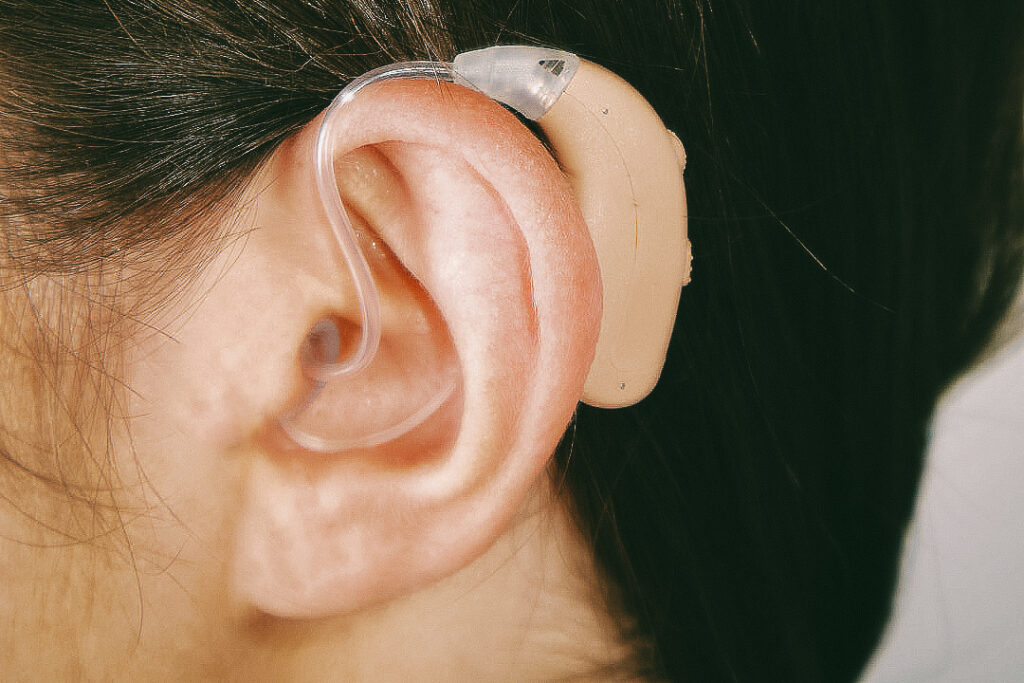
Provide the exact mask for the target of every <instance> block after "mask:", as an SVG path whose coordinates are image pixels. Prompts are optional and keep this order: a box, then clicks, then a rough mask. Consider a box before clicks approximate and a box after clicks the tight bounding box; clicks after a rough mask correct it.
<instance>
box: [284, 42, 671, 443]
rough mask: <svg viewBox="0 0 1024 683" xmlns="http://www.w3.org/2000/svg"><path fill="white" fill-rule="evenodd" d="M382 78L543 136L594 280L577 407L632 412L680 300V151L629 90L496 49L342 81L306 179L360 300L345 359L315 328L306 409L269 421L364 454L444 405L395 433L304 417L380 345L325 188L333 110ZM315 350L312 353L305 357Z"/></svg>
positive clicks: (354, 256)
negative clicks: (473, 99)
mask: <svg viewBox="0 0 1024 683" xmlns="http://www.w3.org/2000/svg"><path fill="white" fill-rule="evenodd" d="M391 78H421V79H431V80H448V81H453V82H455V83H458V84H460V85H463V86H466V87H469V88H472V89H474V90H478V91H480V92H482V93H483V94H485V95H487V96H488V97H491V98H492V99H494V100H496V101H498V102H501V103H502V104H505V105H507V106H509V107H511V108H512V109H514V110H516V111H518V112H519V113H520V114H522V115H523V116H524V117H526V118H528V119H531V120H535V121H536V122H537V123H538V124H539V125H540V127H541V129H542V130H543V131H544V134H545V135H546V136H547V138H548V140H549V141H550V143H551V146H552V148H553V150H554V153H555V157H556V158H557V159H558V162H559V163H560V164H561V167H562V169H563V170H564V172H565V174H566V176H567V177H568V180H569V182H570V184H571V185H572V188H573V190H574V193H575V196H576V199H577V201H578V203H579V206H580V209H581V210H582V213H583V218H584V220H585V221H586V223H587V227H588V228H589V230H590V234H591V239H592V241H593V244H594V248H595V250H596V252H597V260H598V266H599V267H600V270H601V283H602V288H603V291H602V294H603V310H602V316H601V332H600V335H599V337H598V342H597V349H596V352H595V356H594V361H593V363H592V365H591V367H590V372H589V374H588V376H587V380H586V383H585V385H584V391H583V396H582V400H583V401H584V402H585V403H589V404H590V405H594V406H599V407H602V408H619V407H623V406H628V405H631V404H633V403H636V402H637V401H639V400H640V399H642V398H643V397H645V396H646V395H647V394H648V393H650V391H651V390H652V389H653V388H654V385H655V384H656V383H657V381H658V377H659V376H660V375H661V370H662V367H663V365H664V363H665V354H666V353H667V351H668V343H669V338H670V336H671V334H672V326H673V323H674V322H675V317H676V307H677V305H678V303H679V293H680V289H681V287H682V286H683V285H685V284H686V283H687V282H688V281H689V277H690V260H691V257H690V243H689V241H688V239H687V235H686V224H687V220H686V218H687V217H686V193H685V190H684V187H683V168H684V166H685V165H686V155H685V153H684V151H683V146H682V144H680V142H679V139H678V138H676V136H675V135H674V134H673V133H671V132H670V131H668V130H667V129H666V128H665V126H664V124H663V123H662V122H661V119H659V118H658V115H657V114H656V113H655V112H654V109H652V108H651V106H650V104H648V103H647V101H646V100H645V99H644V98H643V97H642V96H641V95H640V94H639V93H638V92H637V91H636V90H634V89H633V88H632V87H631V86H630V85H629V84H628V83H626V82H625V81H624V80H622V79H621V78H619V77H618V76H616V75H615V74H613V73H611V72H610V71H607V70H605V69H603V68H601V67H599V66H597V65H595V64H591V63H589V62H585V61H582V60H580V59H579V57H577V56H576V55H573V54H570V53H568V52H563V51H560V50H550V49H546V48H536V47H526V46H499V47H491V48H486V49H483V50H475V51H472V52H465V53H463V54H460V55H459V56H457V57H456V58H455V60H454V61H453V62H452V63H451V64H446V63H441V62H403V63H400V64H390V65H388V66H384V67H381V68H379V69H375V70H373V71H370V72H368V73H366V74H363V75H362V76H360V77H359V78H356V79H354V80H353V81H352V82H351V83H349V84H348V85H347V86H346V87H345V88H344V89H343V90H342V91H341V92H340V93H339V94H338V96H337V97H336V98H335V99H334V101H333V102H332V103H331V106H330V107H328V109H327V112H326V113H325V115H324V118H323V121H322V123H321V126H320V131H319V134H318V136H317V143H316V150H315V155H316V160H315V162H316V163H315V169H316V183H317V188H318V191H319V194H320V197H321V200H322V202H323V206H324V210H325V212H326V215H327V217H328V219H329V220H330V222H331V225H332V227H333V230H334V234H335V236H336V237H337V241H338V245H339V248H340V251H341V253H342V255H343V256H344V258H345V261H346V263H347V265H348V268H349V271H350V273H351V275H352V281H353V284H354V286H355V291H356V294H357V297H358V300H359V305H360V312H361V315H362V323H363V324H362V328H361V330H362V332H361V339H360V342H359V346H358V347H357V349H356V351H355V352H354V353H352V354H351V355H349V356H347V357H345V358H344V359H337V358H336V356H337V354H338V352H339V349H340V331H339V329H338V327H337V323H336V322H334V321H332V320H329V319H325V320H322V321H320V322H318V323H317V324H316V325H315V326H314V328H313V329H312V331H311V332H310V335H309V338H308V339H307V343H306V344H304V346H303V352H302V364H303V370H304V373H305V374H306V376H307V377H308V378H309V379H310V380H312V381H313V386H312V389H311V390H310V392H309V395H308V396H307V397H306V398H305V400H304V402H303V403H301V404H300V405H299V406H297V407H296V408H295V409H294V410H293V411H291V412H290V413H289V414H288V415H286V416H284V417H283V418H282V419H281V420H280V424H281V426H282V427H283V428H284V430H285V432H286V433H287V434H288V435H289V436H290V437H291V438H292V440H293V441H295V442H296V443H297V444H299V445H300V446H302V447H304V448H307V449H310V450H315V451H321V452H335V451H341V450H346V449H351V448H364V447H371V446H375V445H378V444H381V443H386V442H389V441H392V440H394V439H396V438H398V437H400V436H402V435H403V434H406V433H408V432H409V431H411V430H412V429H414V428H415V427H416V426H417V425H419V424H422V423H423V422H424V421H425V420H426V419H427V418H429V417H430V415H431V414H433V413H434V412H435V411H436V410H437V409H438V408H439V407H440V406H442V405H444V403H445V401H446V400H447V399H448V397H449V396H451V394H452V392H453V391H454V389H455V380H454V379H451V380H445V381H442V382H441V383H440V384H439V385H438V386H437V387H436V391H435V392H434V396H433V398H432V399H431V400H429V401H427V402H426V403H425V404H424V405H422V406H420V407H419V408H418V409H417V410H415V411H413V412H412V413H411V414H410V415H408V416H406V417H403V418H401V419H400V420H399V421H398V422H397V423H396V424H393V425H372V426H369V425H368V426H366V428H367V432H368V433H366V434H355V433H353V434H346V435H345V436H344V437H340V438H339V437H337V436H335V437H334V438H328V437H326V436H325V435H324V434H322V433H319V432H320V431H322V430H321V425H320V424H319V421H318V420H317V419H315V417H313V416H314V415H315V414H314V413H310V412H309V411H308V410H307V408H309V407H310V406H311V405H312V404H313V402H314V401H315V400H316V399H317V397H318V396H319V395H320V393H321V392H322V391H323V390H324V388H325V387H326V386H327V383H328V382H329V381H331V380H332V379H334V378H337V377H340V376H343V375H351V374H354V373H357V372H359V371H360V370H362V369H364V368H366V367H367V366H368V365H369V364H370V362H371V361H372V360H373V358H374V356H375V355H376V353H377V348H378V346H379V344H380V337H381V319H380V303H379V297H378V294H377V288H376V286H375V285H374V282H373V277H372V276H371V274H370V270H369V266H368V265H367V263H366V259H365V258H364V257H363V254H362V253H361V252H360V250H359V247H358V245H357V243H356V239H355V233H354V231H353V230H352V225H351V223H350V221H349V218H348V214H347V213H346V211H345V207H344V206H343V205H342V203H341V197H340V194H339V193H338V191H337V179H336V177H335V171H334V159H335V150H334V141H335V139H337V137H338V136H337V126H338V125H340V124H339V121H340V118H341V117H339V116H338V115H337V113H338V112H339V111H340V110H341V109H342V108H343V107H344V105H345V104H346V103H347V102H349V101H350V100H351V99H352V98H353V97H355V96H356V94H357V93H358V92H359V91H360V90H362V89H363V88H364V87H366V86H368V85H371V84H373V83H377V82H379V81H382V80H387V79H391ZM314 350H315V351H314Z"/></svg>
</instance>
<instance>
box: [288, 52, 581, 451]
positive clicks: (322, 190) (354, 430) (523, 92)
mask: <svg viewBox="0 0 1024 683" xmlns="http://www.w3.org/2000/svg"><path fill="white" fill-rule="evenodd" d="M578 65H579V59H578V58H577V57H576V56H575V55H572V54H570V53H567V52H563V51H560V50H549V49H545V48H533V47H525V46H501V47H493V48H487V49H484V50H476V51H473V52H468V53H464V54H461V55H459V56H458V57H456V58H455V60H454V62H452V63H445V62H427V61H424V62H403V63H398V64H391V65H388V66H384V67H381V68H378V69H374V70H373V71H369V72H367V73H365V74H363V75H362V76H359V77H358V78H356V79H354V80H353V81H351V82H350V83H349V84H348V85H347V86H346V87H345V88H344V89H343V90H342V91H341V92H340V93H339V94H338V95H337V97H335V99H334V101H333V102H332V103H331V105H330V106H329V107H328V109H327V111H326V113H325V115H324V118H323V121H322V122H321V124H320V130H319V134H318V136H317V140H316V147H315V152H314V154H315V174H316V186H317V190H318V192H319V195H320V199H321V202H322V203H323V208H324V211H325V213H326V215H327V218H328V220H329V222H330V224H331V228H332V230H333V232H334V236H335V238H336V241H337V244H338V247H339V250H340V252H341V255H342V257H343V258H344V260H345V263H346V265H347V268H348V271H349V273H350V275H351V278H352V283H353V287H354V290H355V294H356V297H357V298H358V301H359V311H360V317H361V333H360V339H359V343H358V345H357V346H356V349H355V351H353V352H352V353H351V354H350V355H348V356H347V357H345V358H339V355H340V353H341V348H342V331H341V329H340V328H339V326H338V323H337V322H336V321H334V320H332V319H324V320H321V321H319V322H317V323H316V325H314V327H313V329H312V330H310V332H309V335H308V336H307V338H306V341H305V342H304V344H303V347H302V349H301V351H300V360H301V363H302V367H303V373H304V374H305V376H306V377H307V378H308V379H309V380H310V381H311V383H312V385H311V388H310V389H309V392H308V394H307V396H306V397H305V399H304V400H303V401H302V402H301V403H300V404H299V405H298V406H296V407H295V408H294V409H292V410H291V411H290V412H289V413H288V414H286V415H285V416H283V417H282V418H281V419H280V424H281V427H282V429H283V430H284V432H285V433H286V434H287V435H288V436H289V438H291V439H292V441H294V442H295V443H296V444H297V445H298V446H300V447H302V448H305V449H308V450H313V451H319V452H338V451H345V450H352V449H356V448H371V447H374V446H378V445H381V444H384V443H388V442H391V441H393V440H395V439H397V438H399V437H401V436H403V435H405V434H408V433H409V432H410V431H412V430H413V429H415V428H416V427H417V426H419V425H421V424H423V423H424V422H425V421H426V420H427V419H428V418H429V417H430V416H431V415H433V414H434V413H436V412H437V411H438V409H440V408H441V406H443V405H444V404H445V403H446V401H448V399H449V398H450V397H451V396H452V394H453V393H454V392H455V389H456V385H457V382H458V378H457V377H454V376H453V377H444V378H443V380H442V381H441V382H440V384H439V385H438V386H436V387H433V388H432V389H431V390H430V391H428V392H427V394H429V395H428V396H426V397H425V399H424V400H422V401H421V402H419V404H418V405H416V406H413V407H411V408H410V409H409V410H406V411H404V412H403V411H400V413H402V414H401V416H400V417H398V418H397V419H395V420H392V421H391V422H392V423H391V424H382V423H380V422H379V421H377V420H374V419H372V415H373V414H374V412H375V411H374V409H373V407H374V405H375V404H379V403H380V402H381V401H382V400H383V398H382V397H381V396H380V395H379V392H376V391H375V390H374V388H373V387H367V386H365V384H366V381H362V380H364V379H365V380H370V379H371V378H369V377H356V376H357V375H360V373H364V372H365V371H366V370H367V369H368V368H369V367H370V366H371V364H372V363H373V361H374V359H375V358H376V357H377V355H378V352H379V351H380V346H381V335H382V321H381V306H380V297H379V294H378V291H377V287H376V285H375V284H374V279H373V275H372V273H371V270H370V266H369V264H368V263H367V260H366V258H365V257H364V255H363V253H362V252H361V251H360V248H359V245H358V242H357V238H356V232H355V230H354V228H353V226H352V221H351V219H350V217H349V214H348V212H347V211H346V209H345V206H344V203H343V202H342V199H341V193H340V192H339V188H338V178H337V173H336V171H335V162H336V159H337V149H336V140H337V139H338V137H339V132H340V130H341V127H342V126H344V125H345V123H344V117H343V116H342V115H341V114H342V112H343V109H344V107H345V105H346V104H348V103H349V102H351V101H352V99H353V98H355V97H356V96H357V95H358V93H359V92H360V91H361V90H363V89H364V88H366V87H368V86H370V85H373V84H375V83H380V82H382V81H387V80H391V79H395V78H406V79H409V78H411V79H421V80H427V79H429V80H433V81H438V82H455V83H458V84H460V85H463V86H466V87H469V88H472V89H474V90H479V91H481V92H483V93H484V94H485V95H488V96H489V97H492V98H493V99H495V100H497V101H499V102H502V103H503V104H506V105H508V106H510V107H511V108H513V109H515V110H517V111H518V112H519V113H521V114H522V115H523V116H525V117H527V118H530V119H536V118H539V117H540V116H542V115H543V114H544V113H545V112H546V111H547V110H548V109H549V108H550V107H551V105H552V104H554V102H555V100H557V99H558V97H559V96H560V95H561V94H562V92H563V91H564V90H565V88H566V86H567V85H568V84H569V81H571V80H572V77H573V75H574V74H575V71H576V68H577V67H578ZM413 355H415V354H413ZM423 360H424V362H430V359H429V358H426V357H424V359H423ZM347 378H352V382H351V386H349V387H346V388H347V389H349V393H350V394H355V395H356V398H355V399H354V400H355V401H356V402H359V403H361V404H362V405H363V408H364V409H363V410H357V411H354V413H353V414H351V415H349V416H346V415H332V414H331V410H330V406H328V405H318V404H320V403H322V397H323V395H324V393H325V391H327V390H328V384H332V385H333V384H335V383H338V382H344V383H345V384H346V385H347V384H349V383H348V382H347V381H346V379H347ZM347 417H348V418H349V419H347V420H346V418H347ZM346 422H347V423H346ZM353 422H361V423H365V424H352V423H353ZM342 423H345V424H342Z"/></svg>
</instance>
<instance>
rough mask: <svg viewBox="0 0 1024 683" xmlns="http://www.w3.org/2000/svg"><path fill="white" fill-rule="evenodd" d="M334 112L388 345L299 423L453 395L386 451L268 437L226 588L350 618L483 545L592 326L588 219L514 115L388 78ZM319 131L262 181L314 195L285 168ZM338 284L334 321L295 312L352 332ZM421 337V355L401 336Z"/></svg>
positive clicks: (531, 479)
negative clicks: (341, 120)
mask: <svg viewBox="0 0 1024 683" xmlns="http://www.w3.org/2000/svg"><path fill="white" fill-rule="evenodd" d="M345 117H346V120H345V126H344V133H343V139H342V140H340V141H339V145H338V147H337V149H338V153H339V157H338V160H337V169H338V170H339V191H340V192H342V196H343V198H344V199H345V201H346V205H347V206H349V207H351V208H352V210H353V214H354V215H356V216H357V220H358V221H360V222H361V224H362V225H363V227H364V228H365V232H366V234H374V235H376V236H377V237H378V238H379V240H380V245H379V247H380V249H379V251H378V256H379V258H376V260H375V259H374V257H372V256H371V261H372V263H371V267H372V268H373V269H374V271H375V273H376V274H377V275H378V276H380V275H383V278H382V282H383V286H381V287H380V291H381V297H382V311H383V320H384V323H383V325H382V341H381V347H382V350H383V351H382V353H380V354H378V357H377V358H376V359H375V360H374V364H373V365H372V366H371V367H369V368H368V369H367V372H366V373H365V374H356V375H353V376H352V377H350V378H345V381H344V383H342V384H339V385H338V388H337V389H333V388H332V389H331V390H325V391H324V393H323V394H321V395H320V396H318V397H317V400H316V401H315V402H314V404H313V405H315V408H313V409H312V410H313V412H312V413H310V415H309V416H308V417H309V418H310V419H311V420H312V421H314V422H321V423H323V424H324V425H328V426H329V427H330V428H331V430H333V433H334V434H335V435H337V434H344V433H345V430H346V429H351V428H352V427H351V425H353V424H356V425H358V428H359V430H363V429H365V427H366V426H365V422H366V421H373V420H379V421H380V423H381V424H382V425H383V424H384V423H387V422H390V421H391V420H392V419H393V418H394V417H395V416H399V417H400V416H402V415H405V414H408V411H409V409H410V406H413V405H414V404H416V403H419V402H421V396H425V395H431V396H433V395H437V394H436V389H437V387H438V386H442V385H445V384H446V383H447V384H450V385H451V390H450V392H449V393H448V394H446V395H444V397H443V402H444V404H443V406H441V408H440V409H439V410H438V411H436V413H433V414H432V415H431V416H430V418H429V419H427V420H425V421H424V422H423V423H422V424H420V425H417V426H416V428H415V429H412V430H410V431H408V433H407V434H406V435H405V436H403V437H402V438H400V439H396V440H394V441H388V442H385V443H381V444H378V445H370V444H366V443H362V444H360V443H355V444H354V445H350V446H349V447H347V448H345V449H343V450H341V451H339V452H335V453H331V454H326V455H325V454H322V453H313V452H308V451H306V450H304V449H302V448H301V447H297V446H295V445H292V446H287V445H286V444H287V442H288V440H286V439H280V440H278V439H274V438H263V439H262V440H260V441H259V448H257V449H255V450H254V451H253V452H252V466H251V468H250V473H249V479H248V482H247V485H246V502H245V504H244V506H243V509H242V511H241V513H240V519H239V525H238V532H237V536H238V543H237V546H236V554H235V563H234V582H235V586H236V588H237V590H238V591H239V594H240V596H241V597H242V598H243V599H245V600H246V601H248V602H251V603H252V604H254V605H255V606H256V607H258V608H260V609H262V610H265V611H267V612H270V613H273V614H277V615H282V616H314V615H323V614H329V613H337V612H344V611H349V610H353V609H358V608H360V607H362V606H365V605H368V604H372V603H376V602H379V601H381V600H385V599H387V598H389V597H392V596H395V595H398V594H401V593H403V592H407V591H410V590H414V589H415V588H417V587H419V586H421V585H423V584H424V583H426V582H429V581H432V580H436V579H438V578H440V577H442V576H445V575H447V574H449V573H452V572H454V571H456V570H457V569H459V568H460V567H462V566H464V565H465V564H467V563H469V562H470V561H472V559H473V558H474V557H476V556H477V555H478V554H479V553H481V552H483V551H484V550H485V549H486V548H487V547H488V546H489V545H490V544H491V543H492V542H493V540H494V539H495V538H496V537H497V536H498V535H499V534H500V533H501V532H502V531H503V530H504V528H505V525H506V524H507V523H508V522H509V520H510V519H511V518H512V517H513V515H514V514H515V513H516V511H517V509H518V506H519V505H520V503H521V501H522V500H523V499H524V498H525V496H526V494H527V493H528V491H529V490H530V488H531V486H533V485H534V483H535V482H536V481H537V478H538V477H540V476H543V472H544V469H545V465H546V463H547V460H548V458H549V456H550V454H551V452H552V451H553V449H554V447H555V445H556V444H557V441H558V440H559V438H560V437H561V434H562V433H563V431H564V429H565V426H566V425H567V423H568V421H569V419H570V418H571V415H572V412H573V410H574V408H575V405H576V402H577V400H578V398H579V396H580V394H581V392H582V387H583V382H584V380H585V378H586V375H587V370H588V368H589V366H590V362H591V360H592V358H593V353H594V347H595V344H596V340H597V335H598V331H599V326H600V309H601V293H600V292H601V287H600V279H599V273H598V268H597V262H596V258H595V255H594V252H593V247H592V244H591V242H590V239H589V236H588V233H587V228H586V225H585V223H584V221H583V219H582V216H581V215H580V213H579V209H578V208H577V206H576V203H575V201H574V200H573V197H572V193H571V189H570V188H569V186H568V185H567V183H566V181H565V179H564V177H563V176H562V174H561V172H560V171H559V169H558V166H557V165H556V163H555V162H554V160H553V159H552V158H551V157H550V156H549V155H548V154H547V153H546V151H545V150H544V148H543V147H542V145H541V144H540V143H539V142H538V141H537V140H536V139H535V138H534V137H533V136H532V135H531V134H530V133H529V132H528V131H527V130H526V128H525V127H523V126H522V125H521V124H520V123H519V121H518V120H517V119H516V118H515V117H514V116H512V115H511V114H509V113H508V112H506V111H505V110H504V109H503V108H502V107H501V106H499V105H497V104H496V103H494V102H493V101H491V100H489V99H487V98H486V97H484V96H482V95H479V94H477V93H473V92H471V91H469V90H467V89H465V88H462V87H459V86H452V85H439V84H437V83H432V82H424V81H394V82H388V83H384V84H380V85H377V86H373V87H372V88H369V89H367V90H366V91H364V92H363V93H361V94H360V96H359V97H358V98H357V99H355V100H353V101H352V102H351V103H350V104H349V105H347V107H346V111H345ZM311 137H312V136H310V135H309V131H304V132H303V133H302V134H300V135H299V136H298V137H297V138H296V141H293V143H292V147H291V152H290V153H288V154H287V155H278V156H275V157H274V158H272V159H271V160H270V162H269V167H268V169H267V171H268V172H267V174H266V177H270V178H278V179H279V181H280V182H282V183H284V184H286V185H288V186H290V187H293V188H294V189H295V193H297V196H302V197H305V198H306V199H308V196H307V195H308V194H309V193H304V192H303V190H302V188H303V183H304V182H307V183H308V178H309V172H310V171H309V168H308V167H306V166H304V165H303V164H302V163H296V160H302V159H303V158H307V159H310V158H311V156H312V155H304V154H303V149H302V147H303V145H308V144H309V141H310V138H311ZM307 150H308V148H307ZM286 159H287V161H288V163H284V162H285V160H286ZM297 201H298V200H297ZM302 201H305V199H304V200H302ZM298 203H299V204H301V203H302V202H301V201H298ZM272 204H273V203H270V204H266V205H265V207H264V208H265V210H266V211H268V212H269V211H271V210H272V209H273V206H272ZM303 210H304V211H307V212H308V215H309V216H310V221H309V224H308V225H307V226H306V227H305V229H308V230H314V231H316V230H327V229H328V228H327V227H326V226H325V225H323V222H322V221H323V215H322V212H321V211H319V210H318V209H317V208H316V207H315V206H312V207H311V206H306V207H305V208H304V209H303ZM257 221H258V223H259V228H260V230H268V231H273V230H275V225H274V224H273V221H272V220H271V221H264V220H261V219H260V218H257ZM370 253H371V254H372V253H374V252H373V251H372V249H371V250H370ZM297 260H298V259H295V258H293V259H292V262H296V261H297ZM338 289H339V291H338V292H337V300H338V302H339V303H338V305H337V309H338V310H336V311H333V312H332V311H323V310H310V311H308V312H307V313H306V314H305V315H296V316H295V317H294V319H295V320H304V321H306V322H305V323H304V324H306V325H312V323H314V322H315V321H316V320H317V319H319V318H321V317H323V315H324V314H329V315H336V316H339V317H341V318H343V319H344V318H346V316H347V319H348V320H350V321H351V320H355V322H356V323H358V317H357V316H352V314H351V309H350V308H349V309H346V305H345V301H346V297H350V296H351V291H346V287H345V280H344V278H340V279H339V285H338ZM346 310H347V311H348V312H347V313H346ZM413 329H414V330H415V331H416V336H417V337H418V339H420V340H422V339H424V338H426V339H428V340H429V342H428V343H427V344H426V345H425V346H424V345H423V344H421V343H417V344H416V345H415V346H410V345H409V344H406V343H405V342H406V341H408V338H409V330H413ZM305 331H308V327H307V328H306V330H303V331H302V334H304V333H305ZM424 331H426V332H425V334H424ZM300 336H301V335H300ZM287 337H288V338H295V337H296V334H295V333H294V332H289V334H288V335H287ZM298 356H299V349H298V348H296V349H295V359H296V360H295V363H294V365H293V369H292V370H291V376H292V377H293V378H294V377H295V375H296V374H297V368H298V365H299V360H298ZM283 384H287V382H283ZM291 384H292V385H293V386H294V385H296V382H295V381H294V379H293V380H292V382H291ZM300 394H301V390H300V391H297V392H296V394H295V395H294V396H292V397H291V398H289V399H287V400H282V401H281V402H280V403H279V407H278V410H277V412H276V415H275V418H274V420H276V418H277V417H279V416H280V415H283V414H286V413H287V412H288V411H291V410H295V405H294V401H295V400H297V399H296V398H295V396H299V395H300ZM274 420H270V421H268V425H269V426H268V428H267V430H265V431H264V432H262V433H264V434H266V433H267V432H270V433H272V432H273V431H274V428H273V425H274V424H276V422H275V421H274Z"/></svg>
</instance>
